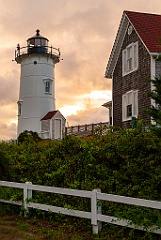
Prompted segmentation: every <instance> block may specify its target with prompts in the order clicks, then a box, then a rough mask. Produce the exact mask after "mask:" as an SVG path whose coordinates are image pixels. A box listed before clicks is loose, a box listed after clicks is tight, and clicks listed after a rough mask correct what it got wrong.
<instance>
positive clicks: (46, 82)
mask: <svg viewBox="0 0 161 240" xmlns="http://www.w3.org/2000/svg"><path fill="white" fill-rule="evenodd" d="M52 82H53V80H51V79H44V86H45V94H52Z"/></svg>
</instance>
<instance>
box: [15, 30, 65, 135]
mask: <svg viewBox="0 0 161 240" xmlns="http://www.w3.org/2000/svg"><path fill="white" fill-rule="evenodd" d="M48 42H49V40H48V39H47V38H45V37H43V36H41V35H40V30H36V35H35V36H33V37H31V38H29V39H28V40H27V46H25V47H20V45H19V44H18V45H17V49H16V51H15V61H16V62H17V63H19V64H20V65H21V75H20V91H19V100H18V102H17V103H18V136H19V134H20V133H21V132H23V131H25V130H28V131H36V132H38V133H40V132H42V131H43V130H42V121H41V119H43V117H44V116H46V115H47V114H48V113H52V112H57V111H56V110H55V84H54V82H55V78H54V67H55V64H56V63H58V62H59V61H60V51H59V49H56V48H53V47H52V46H51V47H49V46H48ZM59 113H60V112H59ZM48 115H50V116H51V115H53V114H48ZM45 120H49V119H45ZM50 120H51V119H50ZM49 125H50V129H48V130H46V131H48V132H49V134H48V138H50V136H51V135H52V136H53V134H52V133H50V132H51V131H53V129H51V123H50V124H49ZM61 130H62V127H61Z"/></svg>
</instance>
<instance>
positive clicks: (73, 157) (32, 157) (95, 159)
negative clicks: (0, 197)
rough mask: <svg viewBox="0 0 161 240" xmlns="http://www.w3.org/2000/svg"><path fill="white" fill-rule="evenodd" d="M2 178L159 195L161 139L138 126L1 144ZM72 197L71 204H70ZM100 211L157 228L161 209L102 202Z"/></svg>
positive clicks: (58, 199) (61, 200)
mask: <svg viewBox="0 0 161 240" xmlns="http://www.w3.org/2000/svg"><path fill="white" fill-rule="evenodd" d="M0 174H1V180H6V181H15V182H26V181H30V182H32V183H33V184H38V185H47V186H55V187H65V188H75V189H83V190H93V189H94V188H100V189H101V191H102V192H104V193H112V194H118V195H124V196H129V197H136V198H144V199H150V200H158V201H160V200H161V191H160V190H161V139H160V138H159V137H158V136H157V135H155V134H154V133H153V132H151V131H139V130H138V129H133V130H127V131H119V132H110V131H109V132H108V133H107V134H106V135H105V136H103V137H99V136H97V135H96V136H93V137H90V138H86V139H83V138H79V137H74V136H68V137H66V138H65V139H63V140H62V141H58V140H53V141H50V140H49V141H41V142H34V141H31V142H27V143H25V142H24V143H22V144H20V145H17V144H7V143H5V142H2V143H0ZM33 196H34V199H35V201H39V202H43V203H44V200H45V203H48V204H57V205H58V206H67V207H69V208H70V207H71V208H76V209H80V210H87V211H88V210H89V208H90V202H89V201H88V200H86V199H81V200H80V199H79V198H72V197H64V196H60V195H56V196H55V197H54V198H53V196H52V194H47V193H37V192H35V193H34V195H33ZM71 198H72V203H73V205H72V206H71ZM102 204H103V211H104V213H108V214H111V215H115V216H118V217H121V218H122V217H123V218H128V219H131V220H132V221H133V222H135V223H136V224H138V225H145V227H147V226H149V225H157V226H158V227H160V225H161V224H160V222H161V216H160V211H157V210H155V211H154V210H147V209H144V208H141V209H140V208H138V207H132V206H124V205H121V204H114V203H105V202H103V203H102Z"/></svg>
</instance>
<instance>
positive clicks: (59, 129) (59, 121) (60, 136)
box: [54, 119, 62, 139]
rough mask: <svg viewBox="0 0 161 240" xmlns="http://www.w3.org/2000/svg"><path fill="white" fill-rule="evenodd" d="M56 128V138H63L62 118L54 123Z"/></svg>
mask: <svg viewBox="0 0 161 240" xmlns="http://www.w3.org/2000/svg"><path fill="white" fill-rule="evenodd" d="M54 129H55V131H54V132H55V136H54V139H61V138H62V134H61V119H55V124H54Z"/></svg>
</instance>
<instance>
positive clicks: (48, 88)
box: [45, 81, 50, 93]
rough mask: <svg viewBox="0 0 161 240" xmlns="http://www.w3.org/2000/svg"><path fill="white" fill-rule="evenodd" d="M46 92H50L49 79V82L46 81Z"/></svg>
mask: <svg viewBox="0 0 161 240" xmlns="http://www.w3.org/2000/svg"><path fill="white" fill-rule="evenodd" d="M45 92H46V93H50V82H49V81H47V82H46V83H45Z"/></svg>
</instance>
